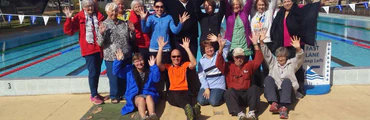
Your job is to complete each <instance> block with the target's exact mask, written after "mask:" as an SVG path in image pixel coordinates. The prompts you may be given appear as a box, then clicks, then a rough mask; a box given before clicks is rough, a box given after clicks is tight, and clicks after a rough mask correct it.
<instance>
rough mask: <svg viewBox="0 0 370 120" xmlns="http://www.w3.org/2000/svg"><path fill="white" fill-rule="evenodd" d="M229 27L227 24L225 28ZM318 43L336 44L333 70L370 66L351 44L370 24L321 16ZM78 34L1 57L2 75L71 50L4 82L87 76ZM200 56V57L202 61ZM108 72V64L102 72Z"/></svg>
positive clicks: (368, 53)
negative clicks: (326, 41) (23, 79)
mask: <svg viewBox="0 0 370 120" xmlns="http://www.w3.org/2000/svg"><path fill="white" fill-rule="evenodd" d="M222 26H225V24H222ZM317 28H318V35H317V40H331V41H332V43H333V44H332V57H333V58H334V59H332V62H331V66H332V67H343V66H370V62H368V60H370V49H367V48H363V47H359V46H355V45H353V44H350V43H351V42H358V43H361V44H365V45H370V37H368V35H370V30H369V28H370V21H366V20H353V19H346V18H340V17H327V16H320V18H319V23H318V27H317ZM78 46H79V45H78V34H75V35H74V36H60V37H56V38H52V39H47V40H43V41H39V42H36V43H32V44H27V45H24V46H20V47H17V48H13V49H9V50H7V51H5V52H4V53H2V57H0V62H1V63H0V74H2V73H4V72H7V71H10V70H13V69H16V68H19V67H21V66H24V65H26V64H30V63H32V62H35V61H37V60H41V59H44V58H46V57H48V56H51V55H54V54H57V53H59V52H62V51H66V50H70V49H72V50H70V51H68V52H65V53H63V54H61V55H59V56H56V57H54V58H51V59H48V60H45V61H43V62H41V63H38V64H35V65H32V66H29V67H27V68H25V69H22V70H19V71H17V72H14V73H12V74H9V75H6V76H4V77H2V78H0V79H7V78H30V77H55V76H86V75H87V74H88V71H87V70H86V67H85V66H84V64H85V59H84V58H83V57H81V54H80V49H79V48H78V49H73V48H76V47H78ZM199 58H200V55H199V54H198V59H199ZM104 70H105V65H104V63H103V64H102V71H104Z"/></svg>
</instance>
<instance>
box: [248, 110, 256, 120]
mask: <svg viewBox="0 0 370 120" xmlns="http://www.w3.org/2000/svg"><path fill="white" fill-rule="evenodd" d="M247 120H257V118H256V114H254V111H249V112H248V115H247Z"/></svg>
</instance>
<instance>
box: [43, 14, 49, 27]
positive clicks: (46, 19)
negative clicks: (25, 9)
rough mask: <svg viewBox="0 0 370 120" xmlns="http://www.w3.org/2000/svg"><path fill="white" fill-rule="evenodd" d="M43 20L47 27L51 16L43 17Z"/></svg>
mask: <svg viewBox="0 0 370 120" xmlns="http://www.w3.org/2000/svg"><path fill="white" fill-rule="evenodd" d="M42 18H43V19H44V23H45V26H46V24H48V21H49V16H42Z"/></svg>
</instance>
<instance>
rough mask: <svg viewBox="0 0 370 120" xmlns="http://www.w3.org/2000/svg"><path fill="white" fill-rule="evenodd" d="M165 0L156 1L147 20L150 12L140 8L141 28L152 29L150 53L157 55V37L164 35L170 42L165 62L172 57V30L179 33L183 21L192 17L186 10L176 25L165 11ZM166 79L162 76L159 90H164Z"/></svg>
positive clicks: (166, 50)
mask: <svg viewBox="0 0 370 120" xmlns="http://www.w3.org/2000/svg"><path fill="white" fill-rule="evenodd" d="M164 8H165V7H164V5H163V2H162V1H161V0H159V1H156V2H154V10H155V14H153V15H150V16H149V17H148V18H147V20H146V16H147V14H148V12H144V10H143V8H141V9H140V17H141V29H142V30H143V32H144V33H148V32H149V31H151V34H152V37H151V39H150V45H149V55H150V56H152V55H153V56H156V55H157V53H158V42H157V39H158V38H159V37H160V36H162V37H163V38H164V42H168V44H167V45H165V46H164V48H163V54H162V62H163V63H171V59H170V52H171V46H170V37H169V33H170V31H171V32H172V33H174V34H178V33H179V32H180V31H181V29H182V25H183V23H184V22H185V21H186V20H188V19H189V18H190V15H188V13H187V12H184V13H183V14H182V16H180V15H179V20H180V23H179V24H178V25H177V26H176V24H175V22H174V20H173V18H172V17H171V15H170V14H167V13H165V9H164ZM164 81H166V80H165V78H164V77H161V83H159V84H158V86H157V87H158V91H159V92H163V88H164V83H162V82H164Z"/></svg>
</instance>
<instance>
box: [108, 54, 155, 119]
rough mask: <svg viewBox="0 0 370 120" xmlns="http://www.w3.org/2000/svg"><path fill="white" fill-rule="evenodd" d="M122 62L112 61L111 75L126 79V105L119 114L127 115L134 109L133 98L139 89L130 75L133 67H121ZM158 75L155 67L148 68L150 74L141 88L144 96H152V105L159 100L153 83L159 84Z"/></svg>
mask: <svg viewBox="0 0 370 120" xmlns="http://www.w3.org/2000/svg"><path fill="white" fill-rule="evenodd" d="M122 63H123V62H122V61H118V60H114V62H113V74H114V75H116V76H118V77H120V78H126V81H127V84H126V93H125V97H126V105H125V106H123V108H122V109H121V114H122V115H125V114H128V113H130V112H132V111H134V109H135V104H134V101H133V100H134V98H135V96H136V95H138V94H139V93H138V92H139V87H138V86H137V84H136V81H135V77H134V74H133V73H132V69H133V65H132V64H131V65H126V67H121V66H122ZM159 78H160V73H159V69H158V66H157V65H153V66H150V73H149V76H148V80H147V82H146V83H145V85H144V87H143V90H142V91H143V93H142V94H145V95H150V96H152V98H153V100H154V103H157V102H158V100H159V94H158V92H157V90H156V88H155V83H157V82H159Z"/></svg>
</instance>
